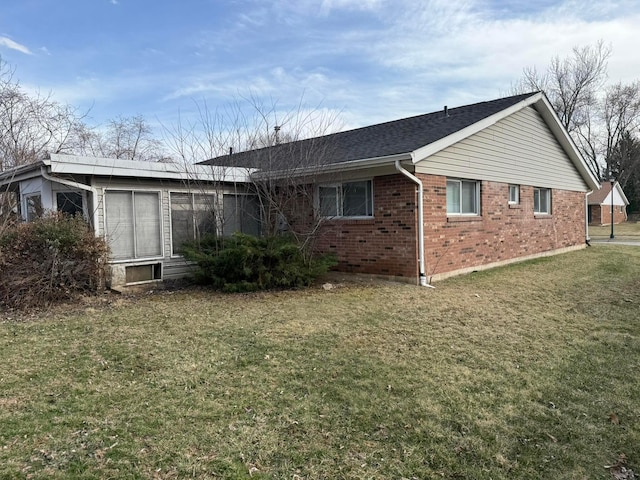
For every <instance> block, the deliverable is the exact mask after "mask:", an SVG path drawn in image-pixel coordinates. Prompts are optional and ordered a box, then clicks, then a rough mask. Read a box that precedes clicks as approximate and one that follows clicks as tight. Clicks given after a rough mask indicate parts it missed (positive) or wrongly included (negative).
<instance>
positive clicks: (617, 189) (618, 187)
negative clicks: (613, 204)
mask: <svg viewBox="0 0 640 480" xmlns="http://www.w3.org/2000/svg"><path fill="white" fill-rule="evenodd" d="M616 191H617V192H618V194H619V195H620V198H621V199H622V201H623V202H624V205H625V206H627V205H629V200H627V196H626V195H625V194H624V190H622V187H621V186H620V184H619V183H618V182H616Z"/></svg>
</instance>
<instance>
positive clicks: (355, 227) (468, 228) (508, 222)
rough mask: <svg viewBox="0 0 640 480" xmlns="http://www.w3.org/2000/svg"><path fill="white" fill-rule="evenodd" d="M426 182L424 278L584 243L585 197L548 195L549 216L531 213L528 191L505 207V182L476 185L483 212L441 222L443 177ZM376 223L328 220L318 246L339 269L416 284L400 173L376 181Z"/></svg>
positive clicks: (408, 198)
mask: <svg viewBox="0 0 640 480" xmlns="http://www.w3.org/2000/svg"><path fill="white" fill-rule="evenodd" d="M417 176H418V177H419V178H420V179H421V180H422V181H423V184H424V222H425V223H424V226H425V262H426V270H427V277H431V276H433V275H439V274H443V273H447V272H452V271H456V270H460V269H464V268H470V267H478V266H481V265H486V264H490V263H495V262H501V261H508V260H512V259H516V258H519V257H524V256H529V255H535V254H540V253H544V252H549V251H553V250H557V249H561V248H566V247H572V246H577V245H582V244H584V239H585V210H584V209H585V202H584V193H581V192H571V191H563V190H553V191H552V193H551V208H552V213H551V215H540V216H534V214H533V187H527V186H521V187H520V203H519V205H515V206H510V205H509V204H508V198H509V196H508V185H507V184H504V183H496V182H488V181H483V182H482V183H481V215H480V216H478V217H457V218H456V217H447V202H446V177H444V176H434V175H422V174H418V175H417ZM373 188H374V218H373V219H366V220H332V221H329V222H326V223H325V224H324V225H323V227H322V228H321V234H320V236H319V238H318V241H317V244H316V245H317V248H318V250H320V251H323V252H333V253H335V254H336V256H337V258H338V261H339V265H338V269H339V270H342V271H348V272H356V273H365V274H375V275H390V276H396V277H407V278H411V279H417V277H418V247H417V232H416V223H415V222H416V217H417V209H416V204H415V201H416V198H417V197H416V190H417V189H416V185H415V184H413V183H412V182H411V181H410V180H408V179H407V178H405V177H404V176H402V175H390V176H384V177H376V178H375V179H374V181H373Z"/></svg>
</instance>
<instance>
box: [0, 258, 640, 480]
mask: <svg viewBox="0 0 640 480" xmlns="http://www.w3.org/2000/svg"><path fill="white" fill-rule="evenodd" d="M436 287H437V288H436V289H425V288H420V287H415V286H410V285H402V284H392V283H378V284H367V283H354V284H346V285H343V286H340V287H339V288H335V289H332V290H323V289H321V288H314V289H310V290H307V291H299V292H279V293H264V294H251V295H221V294H216V293H211V292H206V291H179V292H160V293H154V294H143V295H140V296H137V297H118V296H114V295H105V296H104V297H103V298H101V299H99V300H87V301H86V303H85V304H83V305H75V306H73V307H67V309H66V310H64V309H53V310H52V311H50V312H47V313H43V314H41V315H35V316H33V315H32V316H30V317H28V318H26V319H15V318H12V319H8V320H4V321H1V322H0V385H1V389H0V478H34V479H39V478H47V479H49V478H54V479H56V478H59V479H62V478H64V479H67V478H96V479H98V478H131V479H135V478H159V479H160V478H162V479H165V478H167V479H172V478H176V479H177V478H236V479H240V478H274V479H281V478H282V479H285V478H286V479H298V480H301V479H333V478H353V479H356V478H357V479H402V478H405V479H414V478H415V479H423V478H448V479H454V478H455V479H463V478H464V479H514V478H530V479H540V478H544V479H565V478H566V479H583V478H588V479H591V478H602V479H608V478H612V477H611V473H610V471H609V470H608V469H606V468H605V466H610V465H614V464H615V463H616V462H617V461H618V459H619V458H620V455H621V454H624V455H625V456H626V459H627V467H628V468H632V469H634V470H635V471H636V472H639V473H640V401H639V400H638V399H639V398H640V375H639V374H638V372H640V318H639V317H640V315H639V312H640V248H636V247H623V246H593V247H590V248H588V249H585V250H581V251H578V252H573V253H570V254H565V255H561V256H556V257H551V258H546V259H541V260H537V261H532V262H527V263H523V264H518V265H514V266H510V267H506V268H501V269H495V270H492V271H487V272H482V273H476V274H471V275H467V276H463V277H457V278H453V279H449V280H447V281H443V282H440V283H438V284H436Z"/></svg>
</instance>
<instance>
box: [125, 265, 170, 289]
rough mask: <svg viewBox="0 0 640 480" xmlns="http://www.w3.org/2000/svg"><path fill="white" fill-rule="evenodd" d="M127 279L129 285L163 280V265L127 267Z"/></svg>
mask: <svg viewBox="0 0 640 480" xmlns="http://www.w3.org/2000/svg"><path fill="white" fill-rule="evenodd" d="M125 279H126V282H127V284H131V283H140V282H150V281H152V280H162V264H161V263H150V264H148V265H131V266H128V267H125Z"/></svg>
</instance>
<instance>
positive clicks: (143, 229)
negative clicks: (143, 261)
mask: <svg viewBox="0 0 640 480" xmlns="http://www.w3.org/2000/svg"><path fill="white" fill-rule="evenodd" d="M133 198H134V215H135V222H136V228H135V232H136V256H137V257H156V256H160V255H162V232H161V229H160V209H159V206H160V201H159V200H160V196H159V195H158V194H157V193H155V192H134V197H133Z"/></svg>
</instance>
